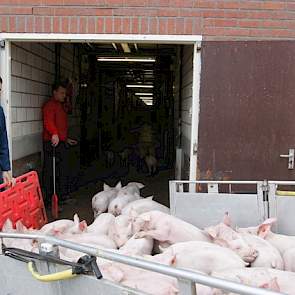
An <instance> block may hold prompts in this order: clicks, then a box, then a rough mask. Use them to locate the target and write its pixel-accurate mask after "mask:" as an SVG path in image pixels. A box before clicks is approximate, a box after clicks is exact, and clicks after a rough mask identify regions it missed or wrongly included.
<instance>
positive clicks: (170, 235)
mask: <svg viewBox="0 0 295 295" xmlns="http://www.w3.org/2000/svg"><path fill="white" fill-rule="evenodd" d="M133 232H134V233H136V237H137V238H144V237H151V238H153V239H155V240H158V241H160V242H166V243H169V244H174V243H177V242H185V241H205V242H210V238H209V236H208V235H207V234H206V233H205V232H204V231H202V230H200V229H198V228H197V227H195V226H193V225H192V224H190V223H187V222H185V221H183V220H181V219H179V218H176V217H174V216H172V215H169V214H166V213H164V212H160V211H150V212H146V213H143V214H141V215H139V216H138V217H135V219H134V222H133Z"/></svg>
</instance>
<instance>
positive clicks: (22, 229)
mask: <svg viewBox="0 0 295 295" xmlns="http://www.w3.org/2000/svg"><path fill="white" fill-rule="evenodd" d="M15 228H16V230H17V232H19V233H23V232H25V231H26V229H27V228H26V227H25V226H24V225H23V224H22V222H21V221H20V220H19V221H17V222H16V224H15Z"/></svg>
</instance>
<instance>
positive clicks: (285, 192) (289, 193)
mask: <svg viewBox="0 0 295 295" xmlns="http://www.w3.org/2000/svg"><path fill="white" fill-rule="evenodd" d="M276 194H277V195H278V196H288V197H295V192H292V191H276Z"/></svg>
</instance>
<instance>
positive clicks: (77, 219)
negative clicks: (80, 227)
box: [74, 213, 80, 224]
mask: <svg viewBox="0 0 295 295" xmlns="http://www.w3.org/2000/svg"><path fill="white" fill-rule="evenodd" d="M74 223H75V224H79V223H80V218H79V216H78V214H77V213H76V214H75V215H74Z"/></svg>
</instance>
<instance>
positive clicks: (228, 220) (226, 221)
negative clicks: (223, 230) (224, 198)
mask: <svg viewBox="0 0 295 295" xmlns="http://www.w3.org/2000/svg"><path fill="white" fill-rule="evenodd" d="M222 222H223V223H224V224H225V225H227V226H229V227H231V219H230V217H229V214H228V212H225V214H224V216H223V220H222Z"/></svg>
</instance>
